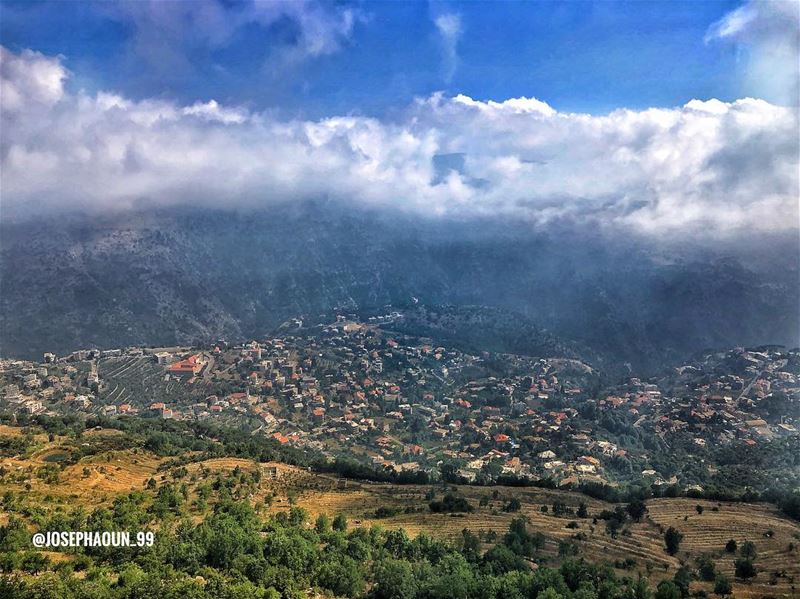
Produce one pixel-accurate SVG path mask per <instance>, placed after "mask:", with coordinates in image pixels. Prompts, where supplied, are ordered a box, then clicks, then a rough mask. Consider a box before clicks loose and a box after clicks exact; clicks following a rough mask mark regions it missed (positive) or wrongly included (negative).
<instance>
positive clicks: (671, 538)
mask: <svg viewBox="0 0 800 599" xmlns="http://www.w3.org/2000/svg"><path fill="white" fill-rule="evenodd" d="M682 540H683V534H681V532H680V531H678V530H677V529H676V528H674V527H672V526H670V527H669V528H668V529H667V531H666V532H665V533H664V545H665V547H666V549H667V553H669V554H670V555H675V554H676V553H678V550H679V549H680V546H681V541H682Z"/></svg>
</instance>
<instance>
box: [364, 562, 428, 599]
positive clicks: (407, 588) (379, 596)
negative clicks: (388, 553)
mask: <svg viewBox="0 0 800 599" xmlns="http://www.w3.org/2000/svg"><path fill="white" fill-rule="evenodd" d="M373 579H374V580H375V586H373V587H372V589H371V591H370V594H369V596H370V597H371V598H372V599H413V598H414V597H415V596H416V593H417V582H416V580H415V578H414V571H413V570H412V569H411V564H410V563H409V562H407V561H400V560H394V559H387V560H383V561H381V562H379V563H378V564H376V565H375V569H374V575H373Z"/></svg>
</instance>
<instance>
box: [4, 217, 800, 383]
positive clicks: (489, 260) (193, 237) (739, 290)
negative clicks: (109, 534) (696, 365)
mask: <svg viewBox="0 0 800 599" xmlns="http://www.w3.org/2000/svg"><path fill="white" fill-rule="evenodd" d="M2 237H3V256H2V258H3V259H2V277H3V287H4V291H3V298H2V300H3V301H2V312H1V315H2V327H3V340H4V347H3V351H4V353H9V354H16V355H31V356H32V355H36V354H38V353H41V352H42V351H45V350H56V351H61V352H63V351H68V350H72V349H75V348H78V347H85V346H89V345H97V346H100V347H110V346H120V345H127V344H156V343H173V342H176V341H177V342H184V343H188V342H195V341H207V340H212V339H215V338H217V337H224V338H228V339H237V338H248V337H254V336H258V335H261V334H264V333H265V332H267V331H269V330H270V329H272V328H274V327H276V326H277V325H279V324H280V323H281V322H283V321H284V320H286V319H288V318H290V317H294V316H298V315H305V316H306V317H311V318H313V317H315V316H317V315H318V314H320V313H322V312H325V311H330V310H333V309H337V308H339V309H345V310H348V311H353V310H358V309H368V308H380V307H382V306H385V305H387V304H392V305H395V306H402V305H409V304H410V303H411V302H412V298H415V299H416V300H419V301H420V302H421V303H423V304H455V305H486V306H495V307H500V308H503V309H507V310H510V311H513V312H514V313H517V314H519V315H522V316H525V317H528V318H529V319H530V320H532V321H533V322H534V323H536V324H538V325H540V326H543V327H545V328H547V329H548V330H549V331H550V332H551V333H553V334H555V335H557V336H559V337H560V338H562V339H563V340H565V341H574V342H577V343H578V344H580V345H581V346H584V347H586V348H587V349H588V350H591V352H587V354H586V355H587V357H589V358H591V356H592V355H595V354H596V355H600V356H602V357H603V359H604V360H605V361H607V362H609V363H610V362H613V361H626V362H630V363H631V364H632V366H633V367H634V368H635V369H640V370H650V369H652V368H656V367H658V366H660V365H662V364H663V363H665V362H667V363H668V362H670V361H672V360H677V359H680V358H683V357H686V356H687V355H688V354H690V353H692V352H694V351H697V350H700V349H702V348H707V347H727V346H733V345H739V344H762V343H782V344H789V345H797V340H798V338H797V331H798V313H797V310H795V307H796V306H797V305H798V301H800V298H798V289H800V286H798V284H797V281H798V270H797V259H796V253H793V250H794V249H795V248H796V245H795V244H796V240H793V239H786V238H784V239H781V238H779V237H775V238H772V239H771V240H770V247H769V248H765V247H764V246H761V247H760V248H751V249H747V248H742V247H737V248H732V247H728V248H727V249H721V248H718V247H717V248H715V247H705V248H702V247H686V246H685V245H683V246H679V245H676V246H672V247H666V246H661V247H659V246H652V245H650V246H648V245H647V244H645V242H644V240H641V239H640V240H634V239H631V238H624V237H622V236H616V237H612V236H608V235H605V234H602V233H598V232H596V231H595V232H592V231H591V230H588V229H585V228H583V229H581V228H578V227H576V226H574V225H569V226H553V227H551V228H549V229H547V230H546V231H545V230H532V229H531V228H530V227H529V226H527V225H524V224H520V223H513V222H510V221H509V220H508V219H489V218H481V219H468V220H462V221H458V222H455V221H453V220H451V219H446V220H442V219H438V220H422V219H419V218H416V217H411V216H398V215H392V216H391V217H389V216H387V214H386V213H385V212H382V211H371V212H369V211H365V210H364V209H363V208H355V207H351V208H350V209H346V208H345V207H344V206H343V205H341V204H339V203H323V202H320V203H313V202H312V203H308V204H304V205H295V206H282V207H280V208H275V209H271V210H262V211H247V212H243V213H235V212H230V211H208V210H192V211H185V210H169V211H162V212H159V213H158V214H154V213H152V212H148V213H147V214H138V215H131V214H125V215H117V216H114V217H106V218H103V219H99V220H98V219H97V218H93V219H91V220H89V219H85V218H81V217H70V218H68V219H63V218H62V219H58V220H44V221H41V222H33V221H26V222H25V223H23V224H19V225H10V226H5V227H4V228H3V230H2ZM31 290H35V292H34V293H31V292H30V291H31ZM486 326H487V329H488V328H491V323H487V325H486ZM532 341H535V340H532ZM535 345H536V344H535V343H533V342H532V344H531V346H532V347H535Z"/></svg>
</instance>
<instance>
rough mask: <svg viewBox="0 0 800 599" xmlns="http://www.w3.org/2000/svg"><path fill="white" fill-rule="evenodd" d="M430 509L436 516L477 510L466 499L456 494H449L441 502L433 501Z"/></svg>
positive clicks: (429, 505)
mask: <svg viewBox="0 0 800 599" xmlns="http://www.w3.org/2000/svg"><path fill="white" fill-rule="evenodd" d="M428 507H429V508H430V510H431V511H432V512H433V513H434V514H440V513H455V512H471V511H473V510H474V509H475V508H473V507H472V506H471V505H470V503H469V501H467V500H466V499H465V498H464V497H460V496H458V495H456V494H454V493H447V494H446V495H445V496H444V497H443V498H442V499H441V500H439V501H431V502H430V503H429V504H428Z"/></svg>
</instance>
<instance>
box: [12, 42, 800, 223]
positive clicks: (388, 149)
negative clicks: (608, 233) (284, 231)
mask: <svg viewBox="0 0 800 599" xmlns="http://www.w3.org/2000/svg"><path fill="white" fill-rule="evenodd" d="M0 57H2V69H0V70H1V71H2V83H1V84H2V89H3V98H4V102H6V101H7V98H9V97H11V100H8V106H6V104H5V103H4V105H3V111H2V128H3V135H2V138H0V156H1V157H2V163H1V165H2V172H3V185H2V196H0V199H2V205H3V211H4V213H5V212H6V211H7V210H8V211H10V212H12V213H13V212H24V211H26V210H27V211H28V212H32V211H42V210H51V211H52V210H59V209H65V210H68V209H73V208H82V209H89V210H107V209H116V210H125V209H129V208H132V207H137V206H145V207H146V206H149V205H158V206H165V205H189V206H215V207H225V206H229V207H232V208H241V207H246V206H268V205H270V204H272V203H275V202H291V201H297V200H304V199H309V198H322V197H324V198H329V199H331V200H340V201H348V202H350V201H352V202H357V203H361V204H364V205H370V206H378V207H385V208H391V209H399V210H405V211H410V212H414V213H419V214H422V215H440V216H442V217H463V216H477V215H494V216H501V217H511V218H514V219H524V220H527V221H529V222H531V223H532V224H546V223H548V222H552V221H554V220H570V221H581V222H589V223H595V224H597V225H598V226H608V227H619V228H620V230H624V231H627V232H631V233H637V234H644V235H650V236H657V237H662V236H669V237H681V236H685V235H694V234H703V235H709V236H715V235H716V236H723V235H734V234H746V235H761V234H763V233H769V232H779V231H795V230H796V229H797V228H798V140H797V136H796V131H797V127H798V120H797V113H796V111H794V110H791V109H788V108H783V107H779V106H774V105H772V104H769V103H767V102H764V101H762V100H754V99H742V100H738V101H736V102H730V103H726V102H721V101H719V100H708V101H701V100H692V101H690V102H688V103H687V104H686V105H685V106H682V107H677V108H667V109H648V110H626V109H621V110H616V111H614V112H612V113H610V114H608V115H603V116H593V115H588V114H577V113H565V112H559V111H557V110H555V109H554V108H552V107H551V106H549V105H547V104H546V103H545V102H542V101H540V100H537V99H534V98H516V99H511V100H506V101H504V102H494V101H487V102H484V101H479V100H474V99H472V98H469V97H467V96H456V97H454V98H450V97H445V96H444V95H442V94H436V95H433V96H431V97H429V98H424V99H420V100H418V101H417V102H415V103H414V105H412V106H411V107H409V108H408V110H407V111H406V113H405V116H402V117H400V118H399V119H398V120H395V121H392V122H383V121H380V120H378V119H373V118H365V117H334V118H327V119H322V120H318V121H302V120H290V121H281V120H276V119H275V118H272V117H270V116H268V115H266V114H257V113H252V112H248V111H247V110H245V109H242V108H237V107H227V106H222V105H220V104H218V103H217V102H215V101H213V100H212V101H209V102H206V103H196V104H193V105H190V106H181V105H178V104H176V103H173V102H168V101H163V100H145V101H132V100H129V99H127V98H124V97H121V96H118V95H114V94H109V93H100V94H97V95H87V94H85V93H74V94H73V93H67V92H65V91H64V88H63V81H64V79H65V78H66V77H67V76H68V73H67V71H66V70H65V69H64V67H63V65H62V64H61V62H60V60H59V59H57V58H49V57H46V56H43V55H41V54H38V53H34V52H23V53H21V54H13V53H10V52H8V51H6V50H3V52H2V54H1V55H0ZM7 90H12V92H13V94H12V95H11V96H9V95H7V94H6V91H7ZM442 156H449V158H446V159H442Z"/></svg>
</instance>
